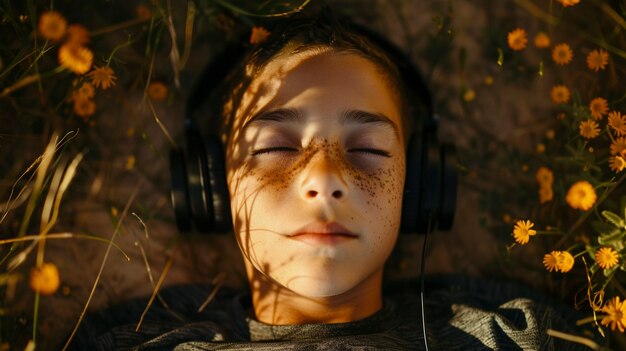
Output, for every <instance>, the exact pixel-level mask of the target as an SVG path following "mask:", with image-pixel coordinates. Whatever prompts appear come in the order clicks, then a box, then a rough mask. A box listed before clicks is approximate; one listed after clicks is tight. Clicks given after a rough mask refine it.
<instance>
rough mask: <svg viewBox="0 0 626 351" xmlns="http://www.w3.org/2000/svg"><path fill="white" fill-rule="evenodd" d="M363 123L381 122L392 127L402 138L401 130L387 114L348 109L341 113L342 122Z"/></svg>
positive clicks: (380, 123) (397, 135)
mask: <svg viewBox="0 0 626 351" xmlns="http://www.w3.org/2000/svg"><path fill="white" fill-rule="evenodd" d="M351 122H352V123H354V122H356V123H362V124H369V123H372V124H379V125H382V126H384V127H387V128H391V129H392V130H393V132H394V134H395V135H396V137H398V138H400V132H399V130H398V126H397V125H396V124H395V123H394V122H393V121H392V120H391V119H390V118H389V117H387V116H385V115H383V114H380V113H372V112H367V111H363V110H347V111H344V112H343V113H342V114H341V119H340V122H339V123H341V124H346V123H351Z"/></svg>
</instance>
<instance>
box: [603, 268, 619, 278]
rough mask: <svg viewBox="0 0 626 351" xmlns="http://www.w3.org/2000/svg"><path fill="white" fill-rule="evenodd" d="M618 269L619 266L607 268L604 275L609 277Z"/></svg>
mask: <svg viewBox="0 0 626 351" xmlns="http://www.w3.org/2000/svg"><path fill="white" fill-rule="evenodd" d="M616 270H617V267H613V268H611V269H605V270H604V272H603V273H604V276H605V277H607V278H610V277H612V276H613V274H615V271H616Z"/></svg>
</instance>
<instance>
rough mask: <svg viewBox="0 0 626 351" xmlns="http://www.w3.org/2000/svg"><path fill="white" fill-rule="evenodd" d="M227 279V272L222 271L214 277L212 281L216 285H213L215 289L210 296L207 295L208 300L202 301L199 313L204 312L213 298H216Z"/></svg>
mask: <svg viewBox="0 0 626 351" xmlns="http://www.w3.org/2000/svg"><path fill="white" fill-rule="evenodd" d="M225 280H226V272H221V273H220V274H218V275H217V277H215V278H213V281H212V282H211V283H212V284H213V285H215V286H214V287H213V290H211V293H210V294H209V297H207V298H206V300H204V302H203V303H202V305H200V307H198V313H200V312H202V311H203V310H204V309H205V308H206V307H207V306H208V305H209V303H211V301H213V298H215V295H217V292H218V291H219V290H220V288H221V287H222V285H223V284H224V281H225Z"/></svg>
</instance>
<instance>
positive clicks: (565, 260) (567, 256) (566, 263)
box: [558, 251, 574, 273]
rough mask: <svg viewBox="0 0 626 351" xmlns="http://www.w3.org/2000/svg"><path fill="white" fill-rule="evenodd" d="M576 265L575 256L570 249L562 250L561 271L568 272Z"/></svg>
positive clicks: (560, 257)
mask: <svg viewBox="0 0 626 351" xmlns="http://www.w3.org/2000/svg"><path fill="white" fill-rule="evenodd" d="M573 267H574V256H572V254H571V253H569V252H568V251H561V255H560V256H559V266H558V268H559V271H561V273H567V272H569V271H571V270H572V268H573Z"/></svg>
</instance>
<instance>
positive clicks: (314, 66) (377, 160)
mask: <svg viewBox="0 0 626 351" xmlns="http://www.w3.org/2000/svg"><path fill="white" fill-rule="evenodd" d="M387 82H388V80H387V79H385V78H383V76H382V75H381V73H380V72H379V70H378V69H377V67H376V66H375V65H374V64H373V63H371V62H370V61H368V60H366V59H364V58H362V57H360V56H357V55H354V54H346V53H341V54H339V53H329V52H327V53H317V54H309V55H304V54H301V55H299V56H286V57H280V58H277V59H274V60H272V62H271V63H270V64H269V65H268V66H267V67H266V68H265V69H264V70H263V71H262V72H261V73H260V75H259V76H258V77H257V78H256V79H255V80H254V81H253V82H252V84H251V85H250V87H249V88H248V90H247V91H246V93H245V96H244V97H243V99H242V103H241V105H240V106H239V108H238V110H237V114H236V117H235V121H234V128H233V131H232V133H231V135H230V137H229V140H228V143H227V173H228V186H229V191H230V196H231V209H232V213H233V222H234V228H235V234H236V236H237V240H238V242H239V245H240V248H241V251H242V253H243V256H244V260H245V263H246V266H247V268H248V275H249V277H250V276H251V275H254V274H253V273H261V275H262V276H263V277H264V279H266V280H267V281H269V282H271V284H272V285H274V288H286V289H288V290H290V291H292V292H294V293H296V294H298V295H301V296H310V297H324V296H336V295H340V294H343V293H346V292H349V291H351V290H353V289H358V287H359V286H361V285H362V283H363V282H364V281H367V280H368V279H370V278H371V277H372V276H373V275H377V274H379V275H380V274H382V268H383V265H384V262H385V261H386V259H387V258H388V257H389V255H390V253H391V251H392V248H393V246H394V244H395V242H396V238H397V235H398V234H397V233H398V229H399V225H400V215H401V206H402V192H403V186H404V176H405V151H404V146H403V145H404V143H403V140H402V135H403V134H402V130H401V125H402V123H401V115H400V108H399V106H400V105H399V103H398V97H397V96H396V94H395V93H394V92H393V90H391V89H390V88H389V86H388V83H387ZM251 284H252V287H253V289H254V288H258V286H256V285H255V284H258V282H254V281H252V282H251Z"/></svg>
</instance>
